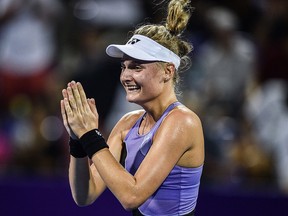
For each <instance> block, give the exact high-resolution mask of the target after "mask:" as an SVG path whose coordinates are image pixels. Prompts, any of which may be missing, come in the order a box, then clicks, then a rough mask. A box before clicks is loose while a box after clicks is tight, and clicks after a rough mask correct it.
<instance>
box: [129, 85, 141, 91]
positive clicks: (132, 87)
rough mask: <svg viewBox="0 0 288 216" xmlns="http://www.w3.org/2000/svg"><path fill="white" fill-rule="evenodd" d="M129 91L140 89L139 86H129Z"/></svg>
mask: <svg viewBox="0 0 288 216" xmlns="http://www.w3.org/2000/svg"><path fill="white" fill-rule="evenodd" d="M127 88H128V90H130V91H132V90H138V89H139V87H138V86H127Z"/></svg>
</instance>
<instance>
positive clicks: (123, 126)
mask: <svg viewBox="0 0 288 216" xmlns="http://www.w3.org/2000/svg"><path fill="white" fill-rule="evenodd" d="M143 113H144V110H142V109H141V110H134V111H131V112H128V113H126V114H125V115H124V116H123V117H122V118H121V119H120V120H119V121H118V122H117V124H116V125H115V127H114V129H113V131H112V133H118V134H119V133H120V134H121V139H122V140H123V139H124V137H125V136H126V134H127V133H128V131H129V130H130V129H131V127H133V125H134V124H135V123H136V121H137V120H138V119H139V118H140V117H141V115H143Z"/></svg>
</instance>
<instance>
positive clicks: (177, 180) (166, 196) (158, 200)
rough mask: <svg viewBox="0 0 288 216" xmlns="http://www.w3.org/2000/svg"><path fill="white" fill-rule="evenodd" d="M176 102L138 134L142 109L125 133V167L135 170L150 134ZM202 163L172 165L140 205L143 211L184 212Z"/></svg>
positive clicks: (165, 215) (191, 204)
mask: <svg viewBox="0 0 288 216" xmlns="http://www.w3.org/2000/svg"><path fill="white" fill-rule="evenodd" d="M179 105H182V104H181V103H180V102H175V103H172V104H171V105H170V106H169V107H168V108H167V109H166V110H165V111H164V113H163V114H162V116H161V118H160V119H159V120H158V121H157V122H156V124H155V125H154V126H153V128H152V129H151V130H150V131H149V132H148V133H147V134H145V135H140V134H139V132H138V131H139V126H140V123H141V121H142V119H143V116H144V115H145V113H144V114H143V115H142V116H141V117H140V118H139V119H138V120H137V121H136V123H135V124H134V126H133V127H132V128H131V129H130V131H129V132H128V134H127V136H126V137H125V140H124V141H125V144H126V149H127V156H126V159H125V168H126V170H127V171H129V172H130V173H131V174H132V175H134V174H135V172H136V171H137V169H138V167H139V166H140V164H141V162H142V161H143V159H144V158H145V156H146V154H147V153H148V151H149V149H150V147H151V145H152V140H153V136H154V134H155V133H156V131H157V129H158V128H159V126H160V124H161V123H162V121H163V119H164V118H165V117H166V116H167V114H168V113H169V112H170V111H171V110H172V109H173V108H174V107H176V106H179ZM202 169H203V165H202V166H200V167H197V168H187V167H181V166H178V165H175V166H174V168H173V169H172V170H171V172H170V173H169V175H168V177H167V178H166V179H165V180H164V182H163V183H162V184H161V185H160V187H159V188H158V189H157V191H156V192H155V193H154V194H153V195H152V196H151V197H149V198H148V199H147V200H146V201H145V202H144V203H143V204H142V205H141V206H140V207H139V211H140V212H141V213H142V214H143V215H148V216H149V215H151V216H152V215H157V216H174V215H175V216H176V215H185V214H188V213H189V212H192V211H193V210H194V209H195V206H196V201H197V197H198V190H199V186H200V178H201V174H202Z"/></svg>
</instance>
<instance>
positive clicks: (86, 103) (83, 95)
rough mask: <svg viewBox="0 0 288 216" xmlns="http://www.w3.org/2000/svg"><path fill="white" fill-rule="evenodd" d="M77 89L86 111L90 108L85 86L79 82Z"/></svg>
mask: <svg viewBox="0 0 288 216" xmlns="http://www.w3.org/2000/svg"><path fill="white" fill-rule="evenodd" d="M77 88H78V91H79V94H80V98H81V102H82V104H83V106H84V107H85V108H86V109H87V108H89V105H88V102H87V97H86V94H85V91H84V89H83V86H82V84H81V83H80V82H77Z"/></svg>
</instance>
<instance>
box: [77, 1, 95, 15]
mask: <svg viewBox="0 0 288 216" xmlns="http://www.w3.org/2000/svg"><path fill="white" fill-rule="evenodd" d="M98 13H99V7H98V4H97V3H96V2H95V1H93V0H85V1H79V2H77V3H76V5H75V8H74V15H75V16H76V17H77V18H79V19H81V20H91V19H93V18H95V17H96V16H97V14H98Z"/></svg>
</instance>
